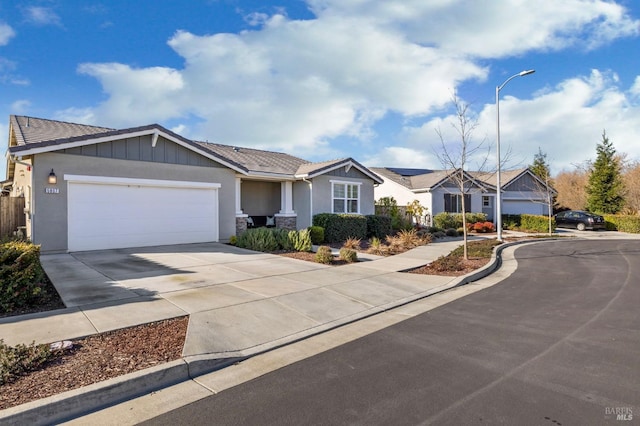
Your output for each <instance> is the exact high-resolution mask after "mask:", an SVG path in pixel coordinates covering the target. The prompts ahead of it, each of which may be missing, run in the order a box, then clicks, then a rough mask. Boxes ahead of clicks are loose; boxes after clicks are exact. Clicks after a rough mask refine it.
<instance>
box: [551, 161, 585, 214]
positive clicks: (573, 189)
mask: <svg viewBox="0 0 640 426" xmlns="http://www.w3.org/2000/svg"><path fill="white" fill-rule="evenodd" d="M588 181H589V173H588V171H587V170H586V169H584V168H578V167H576V169H575V170H572V171H563V172H560V173H559V174H558V175H557V176H556V177H555V179H554V183H555V189H556V190H557V191H558V196H557V198H556V200H557V201H556V202H557V204H558V206H559V207H561V208H563V209H570V210H583V209H584V208H585V206H586V205H587V192H586V189H585V188H586V187H587V182H588Z"/></svg>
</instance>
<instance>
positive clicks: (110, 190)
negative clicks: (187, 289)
mask: <svg viewBox="0 0 640 426" xmlns="http://www.w3.org/2000/svg"><path fill="white" fill-rule="evenodd" d="M217 197H218V193H217V189H215V188H184V187H179V188H173V187H154V186H144V185H117V184H95V183H81V182H70V183H69V206H68V207H69V215H68V218H69V242H68V247H69V250H70V251H79V250H96V249H108V248H124V247H139V246H140V247H141V246H151V245H166V244H184V243H195V242H207V241H217V240H218V198H217Z"/></svg>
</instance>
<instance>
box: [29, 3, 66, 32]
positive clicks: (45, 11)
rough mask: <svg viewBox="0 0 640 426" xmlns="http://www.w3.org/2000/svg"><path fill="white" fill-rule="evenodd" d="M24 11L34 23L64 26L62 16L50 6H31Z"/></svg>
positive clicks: (30, 21)
mask: <svg viewBox="0 0 640 426" xmlns="http://www.w3.org/2000/svg"><path fill="white" fill-rule="evenodd" d="M23 13H24V16H25V19H26V21H27V22H29V23H31V24H34V25H42V26H44V25H54V26H57V27H61V26H62V20H61V19H60V17H59V16H58V15H57V14H56V13H55V12H54V11H53V10H52V9H51V8H48V7H41V6H30V7H25V8H24V9H23Z"/></svg>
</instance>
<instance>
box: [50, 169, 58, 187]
mask: <svg viewBox="0 0 640 426" xmlns="http://www.w3.org/2000/svg"><path fill="white" fill-rule="evenodd" d="M49 183H50V184H51V185H55V184H56V183H58V177H57V176H56V174H55V173H54V172H53V169H51V173H49Z"/></svg>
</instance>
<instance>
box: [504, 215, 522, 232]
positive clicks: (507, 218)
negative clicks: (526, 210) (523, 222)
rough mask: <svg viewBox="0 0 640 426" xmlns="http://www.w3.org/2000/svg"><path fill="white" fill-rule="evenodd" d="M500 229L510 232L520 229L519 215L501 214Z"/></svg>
mask: <svg viewBox="0 0 640 426" xmlns="http://www.w3.org/2000/svg"><path fill="white" fill-rule="evenodd" d="M502 228H503V229H511V230H514V229H520V215H519V214H503V215H502Z"/></svg>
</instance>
